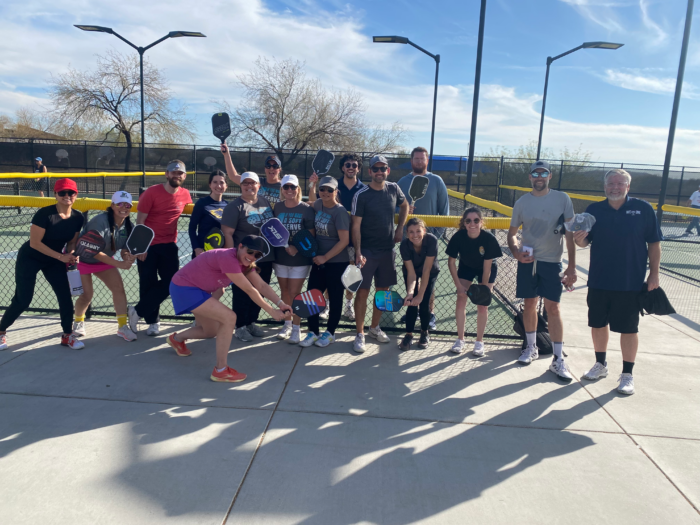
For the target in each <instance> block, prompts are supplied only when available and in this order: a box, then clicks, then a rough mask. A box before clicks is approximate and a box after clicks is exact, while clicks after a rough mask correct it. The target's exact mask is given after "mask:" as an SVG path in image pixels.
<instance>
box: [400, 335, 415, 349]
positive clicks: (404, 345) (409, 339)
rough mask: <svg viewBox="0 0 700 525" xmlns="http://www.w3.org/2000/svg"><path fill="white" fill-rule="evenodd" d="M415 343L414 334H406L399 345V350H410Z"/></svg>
mask: <svg viewBox="0 0 700 525" xmlns="http://www.w3.org/2000/svg"><path fill="white" fill-rule="evenodd" d="M411 343H413V334H404V336H403V339H401V342H400V343H399V350H404V351H405V350H410V349H411Z"/></svg>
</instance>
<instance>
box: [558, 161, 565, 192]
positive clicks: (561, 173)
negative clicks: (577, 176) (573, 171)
mask: <svg viewBox="0 0 700 525" xmlns="http://www.w3.org/2000/svg"><path fill="white" fill-rule="evenodd" d="M563 178H564V161H563V160H562V161H561V164H560V165H559V183H558V184H557V191H559V190H561V180H562V179H563Z"/></svg>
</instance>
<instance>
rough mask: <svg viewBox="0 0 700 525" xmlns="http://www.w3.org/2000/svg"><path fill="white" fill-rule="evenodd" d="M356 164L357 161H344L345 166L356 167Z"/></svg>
mask: <svg viewBox="0 0 700 525" xmlns="http://www.w3.org/2000/svg"><path fill="white" fill-rule="evenodd" d="M357 166H358V164H357V162H346V163H345V167H346V168H357Z"/></svg>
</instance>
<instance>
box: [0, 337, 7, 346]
mask: <svg viewBox="0 0 700 525" xmlns="http://www.w3.org/2000/svg"><path fill="white" fill-rule="evenodd" d="M0 350H7V334H2V335H0Z"/></svg>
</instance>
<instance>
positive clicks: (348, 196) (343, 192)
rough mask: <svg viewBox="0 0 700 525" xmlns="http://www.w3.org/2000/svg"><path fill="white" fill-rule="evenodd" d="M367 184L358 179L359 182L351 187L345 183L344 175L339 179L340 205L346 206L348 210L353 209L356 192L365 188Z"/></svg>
mask: <svg viewBox="0 0 700 525" xmlns="http://www.w3.org/2000/svg"><path fill="white" fill-rule="evenodd" d="M355 180H357V179H355ZM364 187H365V185H364V184H362V183H361V182H360V181H359V180H357V184H355V185H354V186H353V187H352V188H349V189H348V187H347V186H346V185H345V176H344V175H343V176H342V177H340V178H339V179H338V191H339V192H340V205H341V206H342V207H343V208H345V209H346V210H351V209H352V199H353V197H355V194H356V193H357V192H358V191H359V190H360V189H362V188H364Z"/></svg>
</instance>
